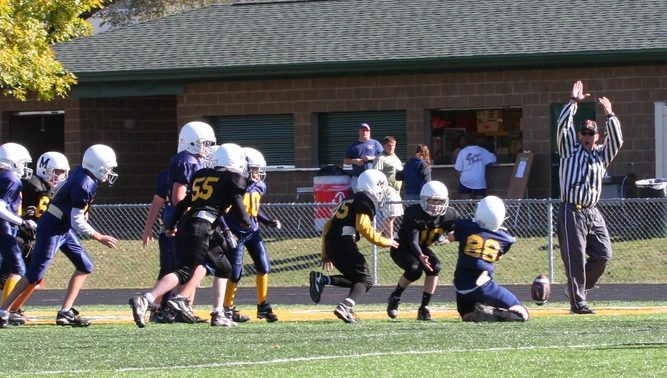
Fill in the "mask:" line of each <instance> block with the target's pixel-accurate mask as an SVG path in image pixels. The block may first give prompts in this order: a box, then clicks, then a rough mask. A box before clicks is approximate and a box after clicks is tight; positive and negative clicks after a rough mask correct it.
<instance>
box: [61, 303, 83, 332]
mask: <svg viewBox="0 0 667 378" xmlns="http://www.w3.org/2000/svg"><path fill="white" fill-rule="evenodd" d="M56 324H58V325H61V326H67V325H68V326H72V327H88V326H89V325H90V321H88V319H86V318H82V317H81V316H79V311H77V310H76V309H75V308H74V307H72V308H70V309H69V310H67V311H63V310H60V311H58V315H56Z"/></svg>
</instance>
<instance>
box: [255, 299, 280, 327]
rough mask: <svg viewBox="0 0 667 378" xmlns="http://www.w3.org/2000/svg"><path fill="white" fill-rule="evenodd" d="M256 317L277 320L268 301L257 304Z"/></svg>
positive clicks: (270, 320)
mask: <svg viewBox="0 0 667 378" xmlns="http://www.w3.org/2000/svg"><path fill="white" fill-rule="evenodd" d="M257 319H266V321H267V322H269V323H273V322H275V321H278V315H276V314H275V313H274V312H273V309H272V308H271V305H270V304H269V302H262V303H260V304H258V305H257Z"/></svg>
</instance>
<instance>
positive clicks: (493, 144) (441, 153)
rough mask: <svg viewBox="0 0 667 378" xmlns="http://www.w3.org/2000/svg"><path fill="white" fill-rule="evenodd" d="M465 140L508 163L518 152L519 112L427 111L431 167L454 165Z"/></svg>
mask: <svg viewBox="0 0 667 378" xmlns="http://www.w3.org/2000/svg"><path fill="white" fill-rule="evenodd" d="M466 138H468V139H471V140H474V141H476V142H477V143H478V144H479V145H480V146H482V147H484V148H486V149H488V150H489V151H491V152H493V153H495V154H496V155H497V156H498V163H510V162H513V161H514V159H515V158H516V155H517V153H519V152H520V151H521V150H522V144H523V136H522V133H521V109H517V108H503V109H467V110H440V109H437V110H432V111H431V158H432V159H433V163H434V164H454V162H455V159H456V157H455V155H456V154H457V153H458V151H459V150H460V148H462V147H464V146H465V141H466Z"/></svg>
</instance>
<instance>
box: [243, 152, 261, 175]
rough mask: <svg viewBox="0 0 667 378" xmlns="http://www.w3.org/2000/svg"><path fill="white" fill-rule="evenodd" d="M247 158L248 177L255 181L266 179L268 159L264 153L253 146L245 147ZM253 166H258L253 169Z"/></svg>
mask: <svg viewBox="0 0 667 378" xmlns="http://www.w3.org/2000/svg"><path fill="white" fill-rule="evenodd" d="M243 152H244V153H245V158H246V160H247V161H248V177H249V178H250V180H252V181H254V182H258V181H264V179H265V178H266V160H264V155H262V153H261V152H259V151H258V150H256V149H254V148H252V147H243ZM253 168H257V169H256V170H253Z"/></svg>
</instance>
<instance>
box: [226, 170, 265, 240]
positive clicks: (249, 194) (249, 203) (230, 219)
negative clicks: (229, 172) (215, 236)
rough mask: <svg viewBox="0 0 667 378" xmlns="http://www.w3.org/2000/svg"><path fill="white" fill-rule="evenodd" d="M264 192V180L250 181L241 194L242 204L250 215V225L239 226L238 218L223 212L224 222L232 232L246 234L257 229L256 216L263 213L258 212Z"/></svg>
mask: <svg viewBox="0 0 667 378" xmlns="http://www.w3.org/2000/svg"><path fill="white" fill-rule="evenodd" d="M265 193H266V183H265V182H264V181H258V182H254V181H253V182H251V183H250V184H249V185H248V187H247V188H246V191H245V194H244V195H243V204H244V205H245V209H246V211H247V212H248V215H250V221H251V222H250V227H247V228H246V227H243V226H241V224H240V222H239V219H238V218H237V217H234V216H233V214H229V213H228V214H225V223H226V224H227V226H228V227H229V228H230V229H231V230H232V231H234V232H240V233H242V234H247V233H251V232H255V231H257V230H258V229H259V223H258V217H260V216H262V215H263V214H262V213H261V212H260V209H259V207H260V202H261V200H262V197H263V196H264V194H265Z"/></svg>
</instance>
